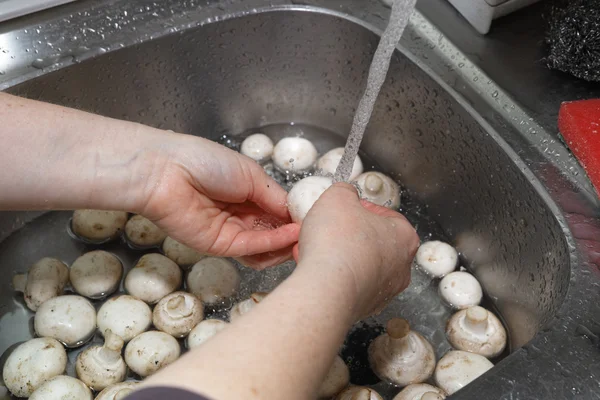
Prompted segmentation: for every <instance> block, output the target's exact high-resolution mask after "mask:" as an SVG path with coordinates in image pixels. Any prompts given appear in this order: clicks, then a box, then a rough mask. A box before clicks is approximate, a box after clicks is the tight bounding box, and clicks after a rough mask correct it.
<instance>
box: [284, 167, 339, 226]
mask: <svg viewBox="0 0 600 400" xmlns="http://www.w3.org/2000/svg"><path fill="white" fill-rule="evenodd" d="M331 185H333V179H331V178H327V177H324V176H309V177H306V178H304V179H302V180H299V181H298V182H296V183H295V184H294V187H292V190H290V192H289V193H288V196H287V204H288V210H289V211H290V215H291V217H292V220H293V221H294V222H302V220H304V217H306V214H308V211H310V209H311V208H312V206H313V205H314V204H315V203H316V201H317V200H319V197H321V195H322V194H323V193H324V192H325V191H326V190H327V189H329V187H330V186H331Z"/></svg>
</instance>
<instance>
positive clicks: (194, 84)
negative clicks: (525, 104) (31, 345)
mask: <svg viewBox="0 0 600 400" xmlns="http://www.w3.org/2000/svg"><path fill="white" fill-rule="evenodd" d="M82 3H83V4H82ZM298 3H299V2H293V3H291V2H288V1H260V0H256V1H254V0H250V1H243V2H242V1H205V2H201V4H200V2H196V1H186V2H175V1H172V2H162V3H161V4H152V5H149V4H147V2H144V1H141V0H134V1H124V0H123V1H112V2H108V3H104V4H102V2H100V1H88V2H80V3H77V4H73V5H70V6H65V7H62V8H59V9H57V10H53V11H50V12H47V13H42V14H40V15H36V16H33V17H30V18H29V19H27V18H25V19H21V20H18V21H15V22H12V23H10V24H7V25H4V26H2V25H0V32H4V33H0V45H1V46H2V48H5V49H6V50H8V52H7V53H4V54H3V53H1V52H0V67H2V65H6V66H7V67H8V68H6V69H5V70H4V71H3V72H4V75H0V89H4V90H6V91H8V92H10V93H14V94H17V95H21V96H26V97H30V98H34V99H39V100H44V101H49V102H54V103H58V104H62V105H66V106H71V107H76V108H80V109H84V110H89V111H93V112H96V113H99V114H102V115H106V116H110V117H114V118H121V119H128V120H133V121H138V122H142V123H145V124H149V125H152V126H156V127H159V128H163V129H172V130H174V131H178V132H186V133H191V134H196V135H202V136H206V137H208V138H211V139H217V138H218V137H219V136H220V135H221V134H222V133H224V132H227V133H232V134H237V133H241V132H243V131H245V130H247V129H249V128H254V127H258V126H264V125H270V124H278V123H289V122H295V123H303V124H308V125H314V126H318V127H320V128H324V129H327V130H330V131H333V132H336V133H337V134H339V135H340V136H346V135H347V132H349V129H350V125H351V121H352V115H353V112H354V110H355V107H356V104H357V102H358V98H359V96H360V95H361V92H362V89H363V85H364V83H365V78H366V72H367V70H368V67H369V63H370V61H371V57H372V55H373V52H374V49H375V46H376V45H377V41H378V33H379V32H380V31H381V29H382V28H383V27H384V26H385V19H386V15H387V14H388V12H389V10H388V9H387V8H386V7H385V6H384V5H383V4H381V3H380V2H378V1H367V2H365V1H359V0H352V1H335V0H331V1H329V0H313V1H305V2H302V4H298ZM2 28H4V29H3V30H2ZM17 38H18V40H17ZM61 38H62V39H61ZM38 41H39V42H38ZM5 43H8V44H5ZM46 43H49V44H50V46H49V45H47V44H46ZM60 43H62V44H60ZM0 50H1V49H0ZM36 51H37V53H36ZM7 54H8V55H7ZM9 56H12V57H14V58H12V59H8V58H7V57H9ZM0 69H1V68H0ZM532 132H533V134H532ZM362 150H363V151H364V152H365V153H366V154H368V155H369V156H371V157H372V158H373V159H375V160H376V161H377V162H378V163H379V165H380V166H381V167H382V168H383V169H384V170H385V171H387V172H390V173H392V174H393V175H395V176H396V177H398V179H399V180H400V181H401V182H402V183H403V185H404V186H405V188H406V189H407V190H408V191H409V192H410V193H411V195H412V196H413V197H415V198H417V199H418V200H419V201H420V202H422V203H424V204H427V206H428V212H429V214H430V215H433V216H435V218H436V220H437V222H438V223H439V225H440V226H441V227H442V228H443V230H444V231H445V233H446V234H447V235H448V236H449V237H450V238H451V241H452V243H453V244H454V245H456V246H457V247H458V249H459V250H460V251H461V252H462V253H463V255H464V256H465V258H466V259H467V260H469V265H468V266H469V268H470V269H471V270H472V271H473V273H474V274H475V275H476V276H477V278H478V279H479V280H480V281H481V283H482V284H483V286H484V288H485V292H486V293H487V295H488V296H489V297H490V299H491V301H492V302H493V303H494V305H495V306H496V307H497V309H498V310H499V311H500V313H501V314H502V316H503V318H504V321H505V323H506V325H507V327H508V329H509V331H510V344H511V349H512V354H510V355H509V356H508V357H507V358H505V359H504V360H503V361H501V362H500V363H499V364H498V365H497V366H496V367H495V368H494V369H492V370H491V371H489V372H488V373H486V374H485V375H484V376H483V377H482V378H480V379H478V380H477V381H476V382H474V383H473V384H472V385H470V386H468V387H467V388H466V389H464V390H462V391H460V392H459V393H457V394H456V395H455V396H454V397H453V398H457V399H458V398H465V399H467V398H469V399H476V398H477V399H482V398H489V399H500V398H527V399H538V398H539V399H551V398H552V399H554V398H556V399H559V398H560V399H562V398H575V397H577V396H581V397H578V398H598V396H599V395H600V387H599V386H598V383H597V382H598V380H599V379H598V377H597V374H598V368H597V366H598V364H599V363H600V350H599V347H598V340H599V339H598V334H599V332H600V329H599V328H598V325H597V322H595V321H597V317H598V315H599V314H600V311H599V309H598V308H599V306H598V304H600V302H599V300H600V292H599V289H600V274H599V273H598V271H597V270H594V269H593V266H591V265H590V264H589V263H588V261H589V257H590V254H593V252H594V251H595V249H594V248H593V247H591V246H589V243H587V242H583V241H578V240H577V239H575V238H574V237H573V235H572V234H571V233H570V230H569V225H568V223H567V219H569V218H567V219H566V218H565V214H568V215H567V216H568V217H569V216H571V218H570V222H571V223H572V225H571V226H572V227H573V226H574V225H573V224H574V223H576V224H577V226H576V227H577V228H579V229H582V228H593V229H598V228H596V227H597V226H600V225H599V222H598V220H597V212H596V211H595V210H596V209H597V199H596V197H595V196H594V195H593V193H592V192H591V189H590V185H589V182H588V181H587V179H586V178H585V174H584V173H583V172H582V170H581V169H580V167H579V166H578V164H576V162H575V161H574V160H573V159H572V158H571V157H570V156H569V155H568V153H567V151H566V150H565V149H564V148H563V147H562V146H561V145H560V143H557V142H556V141H554V140H552V138H551V137H550V136H549V135H548V134H547V133H546V132H545V131H544V129H543V128H542V127H540V126H539V125H536V122H535V121H533V120H531V119H530V118H529V117H528V115H527V114H526V112H525V111H524V110H522V109H521V108H520V107H519V104H518V103H517V102H515V101H514V100H513V99H511V98H510V97H509V96H508V95H506V94H505V93H504V92H503V91H502V88H500V87H498V86H497V85H495V83H494V82H492V81H491V80H490V79H488V78H487V77H486V76H485V74H484V73H483V72H482V71H481V70H479V69H478V68H477V66H476V65H475V64H473V63H472V62H470V61H469V60H468V58H467V57H465V55H464V54H462V53H460V52H459V51H458V50H457V49H456V48H454V47H453V45H452V43H450V42H449V41H448V40H447V39H446V38H445V37H444V36H443V35H442V34H441V33H440V32H439V31H438V30H437V29H436V28H435V26H433V25H432V24H431V23H429V22H428V20H427V19H425V18H424V17H423V15H422V14H421V13H419V12H417V13H416V14H415V15H414V16H413V18H412V20H411V24H410V26H409V28H408V30H407V32H406V33H405V35H404V38H403V40H402V41H401V43H400V45H399V47H398V52H397V54H396V55H395V56H394V58H393V62H392V65H391V68H390V72H389V76H388V79H387V81H386V84H385V85H384V89H383V91H382V93H381V95H380V98H379V100H378V102H377V105H376V109H375V113H374V115H373V118H372V120H371V123H370V125H369V129H368V131H367V134H366V137H365V141H364V143H363V148H362ZM573 214H576V215H583V217H582V218H579V219H578V218H575V219H573V218H572V215H573ZM37 215H39V213H2V214H1V215H0V233H1V236H0V238H5V237H7V236H8V235H10V234H11V233H12V232H14V231H15V230H17V229H19V228H20V227H21V226H23V224H25V223H26V222H27V221H29V220H31V219H32V218H34V217H36V216H37ZM573 221H574V222H573ZM586 245H587V247H586ZM2 268H4V271H5V272H6V273H9V272H12V269H13V268H14V266H12V265H11V266H9V265H5V266H3V267H2ZM24 268H26V265H22V266H21V265H20V266H18V267H17V269H20V270H22V269H24ZM10 297H11V295H10V294H7V293H2V297H1V298H2V301H4V302H8V301H9V298H10ZM9 309H10V308H9V307H6V306H5V307H2V306H0V316H1V315H3V314H5V313H6V312H7V311H8V310H9ZM594 366H596V369H594ZM594 396H596V397H594Z"/></svg>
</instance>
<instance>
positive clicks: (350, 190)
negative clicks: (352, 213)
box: [315, 182, 359, 207]
mask: <svg viewBox="0 0 600 400" xmlns="http://www.w3.org/2000/svg"><path fill="white" fill-rule="evenodd" d="M315 204H319V205H323V206H326V207H333V206H337V207H344V206H350V205H359V198H358V191H357V190H356V188H355V187H354V186H352V185H350V184H348V183H343V182H340V183H336V184H334V185H333V186H331V187H330V188H329V189H327V190H326V191H325V192H323V194H322V195H321V197H319V199H318V200H317V201H316V203H315Z"/></svg>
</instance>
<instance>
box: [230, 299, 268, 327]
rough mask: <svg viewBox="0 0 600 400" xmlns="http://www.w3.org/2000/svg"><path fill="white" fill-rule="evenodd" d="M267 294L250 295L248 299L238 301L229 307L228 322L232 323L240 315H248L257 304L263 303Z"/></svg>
mask: <svg viewBox="0 0 600 400" xmlns="http://www.w3.org/2000/svg"><path fill="white" fill-rule="evenodd" d="M267 294H268V293H265V292H257V293H252V294H251V295H250V298H248V299H246V300H243V301H240V302H239V303H237V304H236V305H234V306H233V307H231V310H230V311H229V320H230V321H231V322H233V321H235V320H236V319H238V318H240V317H241V316H242V315H244V314H247V313H249V312H250V310H252V309H253V308H254V307H255V306H256V305H257V304H258V303H260V302H261V301H263V299H264V298H265V297H266V296H267Z"/></svg>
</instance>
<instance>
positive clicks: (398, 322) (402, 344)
mask: <svg viewBox="0 0 600 400" xmlns="http://www.w3.org/2000/svg"><path fill="white" fill-rule="evenodd" d="M386 332H387V334H388V336H389V337H390V341H392V343H393V344H392V343H390V345H389V346H388V347H389V351H390V355H393V356H394V357H395V356H396V355H401V354H406V353H407V352H412V351H413V348H412V343H411V341H410V340H409V337H408V334H409V332H410V325H409V324H408V321H407V320H405V319H402V318H392V319H391V320H389V321H388V323H387V326H386Z"/></svg>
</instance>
